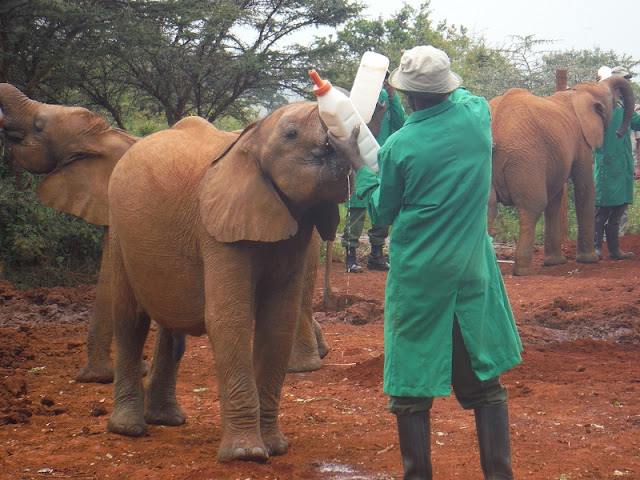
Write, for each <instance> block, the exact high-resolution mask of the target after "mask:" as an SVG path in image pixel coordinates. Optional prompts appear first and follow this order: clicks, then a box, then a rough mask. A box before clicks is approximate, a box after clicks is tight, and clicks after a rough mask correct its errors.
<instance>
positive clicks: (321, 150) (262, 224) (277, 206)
mask: <svg viewBox="0 0 640 480" xmlns="http://www.w3.org/2000/svg"><path fill="white" fill-rule="evenodd" d="M349 170H350V167H349V164H348V163H347V162H346V161H345V160H344V159H343V158H340V157H338V156H337V155H336V153H335V151H334V150H333V149H332V148H331V147H330V146H329V143H328V137H327V130H326V127H325V126H324V124H323V123H322V122H321V120H320V115H319V114H318V108H317V105H316V103H309V102H300V103H294V104H291V105H288V106H286V107H283V108H280V109H278V110H276V111H275V112H274V113H272V114H271V115H269V116H267V117H266V118H264V119H263V120H261V121H259V122H256V123H254V124H251V125H249V126H248V127H247V128H246V129H245V130H244V131H243V132H242V134H241V135H240V137H239V138H238V140H237V141H236V142H235V143H234V144H233V145H231V146H230V147H229V148H228V149H227V151H226V152H225V153H223V154H222V155H221V156H220V157H219V158H218V159H217V160H215V161H214V162H213V163H212V165H211V167H210V168H209V170H208V172H207V174H206V176H205V178H204V183H203V187H202V190H201V193H200V214H201V217H202V219H203V222H204V224H205V225H206V227H207V230H208V232H209V233H210V234H211V235H213V236H214V237H215V238H216V239H217V240H219V241H223V242H234V241H239V240H253V241H262V242H276V241H279V240H285V239H287V238H289V237H291V236H293V235H295V234H296V233H297V231H298V228H299V222H302V221H311V222H313V223H314V224H315V225H316V226H317V227H318V231H319V232H320V234H321V236H322V237H323V239H331V240H332V239H333V238H334V236H335V232H336V229H337V226H338V223H339V221H340V217H339V212H338V203H341V202H344V201H346V199H347V198H348V195H349V180H348V175H349ZM256 209H259V211H260V214H258V215H257V214H255V210H256Z"/></svg>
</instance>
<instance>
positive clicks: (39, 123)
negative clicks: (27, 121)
mask: <svg viewBox="0 0 640 480" xmlns="http://www.w3.org/2000/svg"><path fill="white" fill-rule="evenodd" d="M33 130H34V131H36V132H41V131H42V130H44V120H42V119H40V118H36V119H34V120H33Z"/></svg>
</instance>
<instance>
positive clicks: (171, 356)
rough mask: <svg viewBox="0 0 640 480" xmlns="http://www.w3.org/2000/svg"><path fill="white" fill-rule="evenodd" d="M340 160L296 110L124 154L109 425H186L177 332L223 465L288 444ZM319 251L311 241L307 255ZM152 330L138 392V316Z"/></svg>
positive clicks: (166, 134)
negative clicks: (199, 378)
mask: <svg viewBox="0 0 640 480" xmlns="http://www.w3.org/2000/svg"><path fill="white" fill-rule="evenodd" d="M348 173H349V165H348V164H347V163H346V161H345V160H343V159H342V158H339V157H337V156H336V154H335V152H334V151H333V149H332V148H331V147H329V146H328V143H327V132H326V128H325V127H324V126H323V124H322V122H321V120H320V117H319V115H318V111H317V106H316V104H315V103H307V102H301V103H294V104H291V105H288V106H286V107H283V108H281V109H279V110H276V111H275V112H274V113H272V114H271V115H269V116H267V117H266V118H264V119H263V120H261V121H259V122H256V123H254V124H252V125H250V126H248V127H247V128H246V129H245V130H244V131H243V132H242V134H240V135H239V136H237V135H234V134H231V133H227V132H222V131H219V130H217V129H216V128H215V127H213V126H212V125H211V124H209V123H208V122H206V121H205V120H203V119H201V118H199V117H190V118H187V119H184V120H182V121H180V122H178V123H177V124H176V125H175V126H174V127H173V128H171V129H169V130H165V131H162V132H158V133H156V134H153V135H150V136H149V137H146V138H144V139H142V140H140V141H138V142H137V143H136V144H135V145H133V146H132V147H131V148H130V149H129V150H128V151H127V152H126V153H125V154H124V155H123V157H122V159H121V160H120V161H119V162H118V164H117V166H116V167H115V169H114V171H113V174H112V176H111V182H110V184H109V208H110V213H111V217H110V225H111V229H110V233H109V235H110V239H109V240H110V246H111V253H112V255H111V257H112V258H111V261H112V267H113V268H112V272H113V281H112V285H113V292H112V297H113V303H112V307H113V308H112V311H113V321H114V342H115V347H116V362H115V384H114V396H115V398H114V408H113V413H112V415H111V417H110V419H109V422H108V428H109V430H111V431H113V432H116V433H120V434H124V435H133V436H136V435H141V434H142V433H143V432H144V430H145V425H146V423H154V424H165V425H179V424H182V423H184V422H185V414H184V413H183V412H182V410H181V409H180V407H179V405H178V403H177V400H176V396H175V383H176V376H177V371H178V366H179V362H180V358H181V356H182V352H183V351H184V350H183V341H184V334H191V335H201V334H204V333H206V334H207V335H208V336H209V339H210V341H211V344H212V346H213V351H214V358H215V369H216V373H217V380H218V390H219V396H220V403H221V415H222V428H223V434H222V440H221V444H220V447H219V450H218V458H219V460H221V461H227V460H235V459H246V460H257V461H264V460H266V459H267V458H268V457H269V455H281V454H284V453H285V452H286V451H287V448H288V446H289V442H288V441H287V439H286V438H285V436H284V435H283V434H282V432H281V431H280V428H279V425H278V411H279V403H280V395H281V390H282V384H283V381H284V377H285V373H286V370H287V362H288V360H289V355H290V352H291V346H292V342H293V338H294V334H295V331H296V326H297V322H298V316H299V312H300V308H301V301H300V299H301V296H302V290H303V285H304V274H305V271H306V268H307V262H308V258H309V255H308V253H309V251H310V250H309V249H310V248H312V247H311V245H312V237H313V232H314V229H317V231H318V232H319V233H320V235H321V237H322V238H323V239H333V238H334V236H335V231H336V228H337V226H338V222H339V213H338V203H341V202H344V201H345V200H346V199H347V196H348V191H349V185H348ZM315 248H317V244H316V247H315ZM150 318H153V319H154V321H155V322H157V323H158V325H159V330H158V338H157V342H156V351H155V353H154V362H153V368H152V371H151V372H150V374H149V378H148V381H147V384H146V387H145V388H144V389H143V383H142V380H141V375H140V364H141V355H142V347H143V345H144V341H145V338H146V335H147V332H148V328H149V321H150V320H149V319H150Z"/></svg>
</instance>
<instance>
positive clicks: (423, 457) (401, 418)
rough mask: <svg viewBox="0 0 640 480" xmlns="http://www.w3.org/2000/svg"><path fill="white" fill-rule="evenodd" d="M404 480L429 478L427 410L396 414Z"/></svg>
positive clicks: (425, 479) (429, 456)
mask: <svg viewBox="0 0 640 480" xmlns="http://www.w3.org/2000/svg"><path fill="white" fill-rule="evenodd" d="M396 421H397V422H398V437H399V439H400V454H401V455H402V467H403V469H404V477H403V479H404V480H431V479H432V473H431V432H430V428H431V426H430V419H429V412H428V411H427V412H418V413H410V414H408V415H396Z"/></svg>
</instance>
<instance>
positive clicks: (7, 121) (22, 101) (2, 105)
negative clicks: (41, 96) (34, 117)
mask: <svg viewBox="0 0 640 480" xmlns="http://www.w3.org/2000/svg"><path fill="white" fill-rule="evenodd" d="M37 103H38V102H36V101H34V100H31V99H30V98H29V97H27V96H26V95H25V94H24V93H22V92H21V91H20V90H18V89H17V88H16V87H14V86H13V85H11V84H10V83H0V126H4V128H12V129H17V128H19V127H18V125H19V123H20V121H22V122H24V121H26V120H22V119H24V118H27V117H28V115H27V114H28V113H29V112H31V111H32V110H33V108H35V107H33V105H36V104H37ZM30 120H31V118H30V117H29V121H30ZM3 124H4V125H3Z"/></svg>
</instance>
